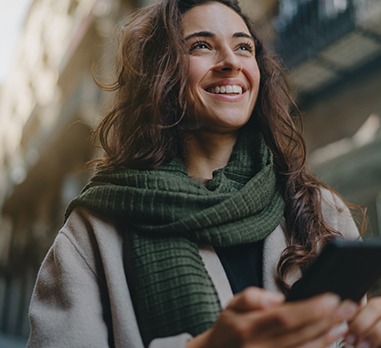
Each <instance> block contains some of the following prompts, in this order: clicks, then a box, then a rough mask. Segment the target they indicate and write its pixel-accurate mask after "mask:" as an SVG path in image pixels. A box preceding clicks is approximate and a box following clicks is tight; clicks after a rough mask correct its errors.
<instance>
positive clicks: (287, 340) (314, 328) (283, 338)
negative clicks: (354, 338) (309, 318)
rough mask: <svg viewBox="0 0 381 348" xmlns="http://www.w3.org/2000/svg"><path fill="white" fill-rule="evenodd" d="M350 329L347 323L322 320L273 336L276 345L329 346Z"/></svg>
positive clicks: (287, 347)
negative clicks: (331, 323)
mask: <svg viewBox="0 0 381 348" xmlns="http://www.w3.org/2000/svg"><path fill="white" fill-rule="evenodd" d="M347 331H348V325H347V324H346V323H340V324H337V325H335V326H333V328H332V325H330V323H327V321H326V320H320V321H317V322H314V323H312V324H310V325H306V326H303V327H301V328H299V329H296V330H294V331H290V332H288V333H287V334H285V335H279V336H274V335H273V336H272V341H273V343H274V347H286V348H291V347H292V348H294V347H304V346H306V347H307V346H308V347H315V346H316V347H327V346H329V345H330V344H332V343H333V342H335V341H337V340H338V339H340V338H343V337H344V335H345V334H346V333H347Z"/></svg>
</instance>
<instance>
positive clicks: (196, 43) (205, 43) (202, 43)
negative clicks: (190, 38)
mask: <svg viewBox="0 0 381 348" xmlns="http://www.w3.org/2000/svg"><path fill="white" fill-rule="evenodd" d="M199 46H206V48H208V49H209V48H210V45H209V44H208V43H207V42H205V41H196V42H195V43H194V44H193V45H192V46H191V48H190V51H191V52H192V51H193V50H195V49H198V48H200V47H199Z"/></svg>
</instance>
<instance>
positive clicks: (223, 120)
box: [182, 2, 260, 133]
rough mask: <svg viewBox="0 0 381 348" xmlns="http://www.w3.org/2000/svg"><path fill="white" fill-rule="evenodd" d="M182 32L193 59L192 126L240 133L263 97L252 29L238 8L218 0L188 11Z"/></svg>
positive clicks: (190, 73) (189, 95)
mask: <svg viewBox="0 0 381 348" xmlns="http://www.w3.org/2000/svg"><path fill="white" fill-rule="evenodd" d="M182 31H183V35H184V40H185V42H186V45H187V50H188V52H187V59H188V60H189V71H188V78H187V85H188V90H187V102H188V107H189V108H188V110H190V113H191V114H190V115H188V122H190V123H191V124H190V125H189V126H190V127H191V128H193V129H200V130H208V131H212V132H222V133H226V132H232V131H234V132H235V131H236V130H238V129H239V128H241V127H242V126H243V125H245V124H246V123H247V121H248V120H249V118H250V116H251V114H252V112H253V109H254V106H255V102H256V100H257V96H258V88H259V80H260V74H259V69H258V65H257V61H256V59H255V47H254V40H253V37H252V36H251V34H250V31H249V29H248V28H247V26H246V24H245V22H244V21H243V20H242V18H241V17H240V16H239V15H238V14H237V13H236V12H234V11H233V10H232V9H230V8H229V7H227V6H225V5H223V4H221V3H217V2H212V3H208V4H205V5H200V6H196V7H194V8H192V9H191V10H189V11H188V12H186V13H185V14H184V16H183V19H182Z"/></svg>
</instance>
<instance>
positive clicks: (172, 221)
mask: <svg viewBox="0 0 381 348" xmlns="http://www.w3.org/2000/svg"><path fill="white" fill-rule="evenodd" d="M242 134H243V135H241V136H240V137H239V139H238V140H237V143H236V145H235V147H234V150H233V153H232V156H231V158H230V161H229V163H228V165H227V166H226V167H225V168H223V169H219V170H217V171H215V172H214V176H213V179H212V180H211V181H209V182H208V184H207V185H206V186H204V185H202V184H200V183H198V182H197V181H195V180H193V179H191V178H189V177H188V174H187V170H186V168H185V166H184V164H183V162H182V160H181V159H180V158H176V159H175V160H173V161H172V162H171V163H169V164H167V165H164V166H163V167H161V168H160V169H159V170H133V169H127V168H120V169H117V170H108V171H103V172H100V173H98V174H96V175H95V176H94V177H93V179H92V180H91V182H90V183H89V184H88V185H87V186H86V187H85V189H84V190H83V192H82V193H81V195H80V196H79V197H77V199H75V200H74V201H73V202H72V203H71V204H70V206H69V208H68V211H67V214H69V213H70V211H71V210H72V209H73V208H74V207H75V206H78V205H80V206H85V207H88V208H91V209H92V210H94V211H96V212H99V213H101V214H103V215H106V216H108V217H113V218H116V219H118V220H119V221H125V222H126V224H127V226H128V233H127V235H126V236H125V238H127V241H128V243H126V245H128V250H127V252H126V253H125V254H126V255H128V258H127V260H126V268H127V269H128V270H129V271H127V273H128V278H129V286H130V290H131V296H132V299H133V303H134V306H135V312H136V315H137V320H138V324H139V328H140V332H141V335H142V337H143V342H144V344H145V345H146V346H148V344H149V343H150V342H151V341H152V340H153V339H154V338H158V337H166V336H172V335H176V334H179V333H182V332H188V333H190V334H192V335H197V334H199V333H201V332H203V331H205V330H207V329H208V328H210V327H211V326H212V324H213V323H214V322H215V320H216V317H217V315H218V313H219V312H220V310H221V304H220V302H219V299H218V296H217V292H216V289H215V287H214V285H213V283H212V281H211V279H210V277H209V275H208V273H207V271H206V269H205V266H204V264H203V262H202V259H201V257H200V254H199V251H198V247H199V246H200V245H203V244H204V245H205V244H206V245H213V246H231V245H237V244H242V243H250V242H254V241H258V240H261V239H264V238H265V237H266V236H268V235H269V234H270V233H271V232H272V231H273V230H274V229H275V228H276V226H277V225H278V224H279V222H280V220H281V218H282V216H283V209H284V203H283V200H282V198H281V195H280V194H279V192H278V190H277V188H276V178H275V173H274V170H273V162H272V154H271V152H270V150H269V149H268V147H267V146H266V145H265V143H264V141H263V139H262V137H260V136H253V135H248V134H246V135H244V134H245V133H242ZM121 276H122V275H121Z"/></svg>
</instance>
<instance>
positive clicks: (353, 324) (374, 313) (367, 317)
mask: <svg viewBox="0 0 381 348" xmlns="http://www.w3.org/2000/svg"><path fill="white" fill-rule="evenodd" d="M380 321H381V297H375V298H373V299H370V300H369V302H368V303H367V304H366V305H365V306H363V307H361V308H360V309H359V311H358V313H357V315H356V316H355V317H354V319H353V320H351V321H350V323H349V335H348V338H347V341H348V342H352V343H353V342H358V341H361V340H363V339H364V338H365V337H366V336H368V335H369V334H370V332H371V331H372V330H375V331H376V332H377V330H378V329H375V328H374V327H375V325H378V323H379V322H380ZM374 335H377V334H376V333H375V334H374Z"/></svg>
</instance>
